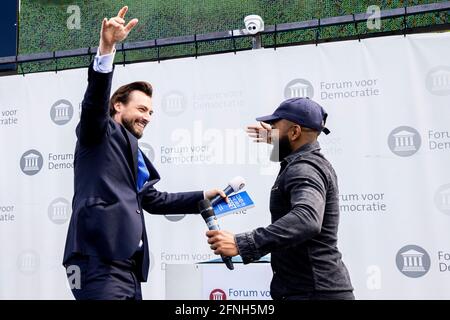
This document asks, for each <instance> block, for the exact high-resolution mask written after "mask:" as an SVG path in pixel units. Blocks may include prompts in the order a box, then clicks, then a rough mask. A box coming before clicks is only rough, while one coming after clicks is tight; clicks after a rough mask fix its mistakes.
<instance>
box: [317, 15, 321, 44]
mask: <svg viewBox="0 0 450 320" xmlns="http://www.w3.org/2000/svg"><path fill="white" fill-rule="evenodd" d="M321 29H322V26H321V25H320V18H319V26H318V27H317V29H316V46H317V45H318V44H319V38H320V31H321Z"/></svg>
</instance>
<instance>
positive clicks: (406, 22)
mask: <svg viewBox="0 0 450 320" xmlns="http://www.w3.org/2000/svg"><path fill="white" fill-rule="evenodd" d="M404 9H405V12H404V14H403V36H404V37H406V29H408V20H407V15H406V14H407V7H406V4H405V7H404Z"/></svg>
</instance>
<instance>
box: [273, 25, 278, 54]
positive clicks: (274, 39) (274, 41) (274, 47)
mask: <svg viewBox="0 0 450 320" xmlns="http://www.w3.org/2000/svg"><path fill="white" fill-rule="evenodd" d="M277 37H278V25H277V24H276V23H275V30H274V33H273V50H277Z"/></svg>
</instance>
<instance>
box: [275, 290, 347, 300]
mask: <svg viewBox="0 0 450 320" xmlns="http://www.w3.org/2000/svg"><path fill="white" fill-rule="evenodd" d="M283 300H355V296H354V295H353V292H351V291H341V292H310V293H303V294H298V295H292V296H287V297H284V298H283Z"/></svg>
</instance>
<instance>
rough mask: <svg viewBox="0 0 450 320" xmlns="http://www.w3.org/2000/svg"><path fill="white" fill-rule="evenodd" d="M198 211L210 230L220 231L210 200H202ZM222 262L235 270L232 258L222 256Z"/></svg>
mask: <svg viewBox="0 0 450 320" xmlns="http://www.w3.org/2000/svg"><path fill="white" fill-rule="evenodd" d="M198 209H199V210H200V214H201V215H202V217H203V220H205V222H206V225H207V226H208V229H209V230H220V227H219V223H218V222H217V217H216V214H215V213H214V209H213V207H212V206H211V202H210V201H209V200H208V199H205V200H201V201H199V203H198ZM221 257H222V261H223V262H224V263H225V265H226V266H227V268H228V269H230V270H233V269H234V265H233V261H232V260H231V257H225V256H222V255H221Z"/></svg>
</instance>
